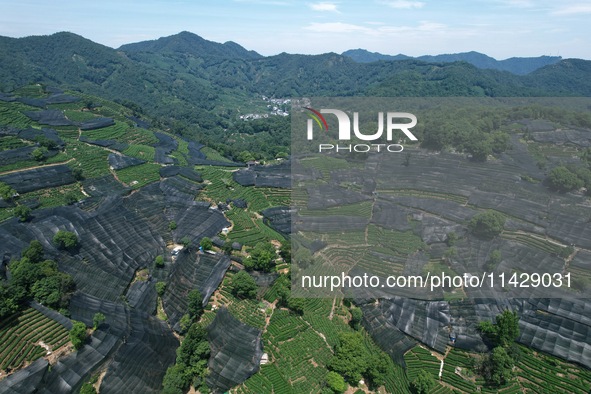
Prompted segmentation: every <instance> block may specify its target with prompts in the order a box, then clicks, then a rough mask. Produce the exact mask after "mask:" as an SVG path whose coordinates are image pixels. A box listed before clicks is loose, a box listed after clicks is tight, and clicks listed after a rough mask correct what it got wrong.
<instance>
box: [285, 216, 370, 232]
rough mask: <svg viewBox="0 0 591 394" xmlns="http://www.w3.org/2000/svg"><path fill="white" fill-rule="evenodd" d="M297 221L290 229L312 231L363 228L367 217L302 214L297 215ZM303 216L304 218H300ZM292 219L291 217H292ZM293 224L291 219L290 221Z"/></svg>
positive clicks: (367, 220)
mask: <svg viewBox="0 0 591 394" xmlns="http://www.w3.org/2000/svg"><path fill="white" fill-rule="evenodd" d="M297 218H298V223H297V224H295V225H294V226H293V227H294V228H293V229H292V231H294V230H295V231H310V232H314V233H323V232H334V231H339V232H340V231H343V229H347V230H349V231H354V230H364V229H365V227H366V226H367V224H368V222H369V219H367V218H364V217H361V216H340V215H338V216H337V215H335V216H328V217H326V216H302V215H297ZM302 218H305V220H301V219H302ZM292 220H293V219H292ZM292 224H293V221H292Z"/></svg>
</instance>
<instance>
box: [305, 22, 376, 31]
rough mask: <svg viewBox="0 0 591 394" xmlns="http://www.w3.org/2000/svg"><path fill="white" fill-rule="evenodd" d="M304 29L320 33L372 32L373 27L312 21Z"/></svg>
mask: <svg viewBox="0 0 591 394" xmlns="http://www.w3.org/2000/svg"><path fill="white" fill-rule="evenodd" d="M304 29H306V30H311V31H315V32H320V33H351V32H365V33H371V32H372V29H369V28H367V27H363V26H359V25H353V24H351V23H342V22H328V23H311V24H309V25H308V26H306V27H304Z"/></svg>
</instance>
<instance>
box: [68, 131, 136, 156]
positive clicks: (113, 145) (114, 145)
mask: <svg viewBox="0 0 591 394" xmlns="http://www.w3.org/2000/svg"><path fill="white" fill-rule="evenodd" d="M79 139H80V141H82V142H86V143H87V144H92V145H97V146H102V147H103V148H110V149H114V150H117V151H119V152H121V151H124V150H125V149H127V148H128V147H129V144H127V143H126V142H118V141H115V140H92V139H90V138H88V137H86V136H84V135H81V136H80V138H79Z"/></svg>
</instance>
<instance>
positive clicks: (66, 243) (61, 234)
mask: <svg viewBox="0 0 591 394" xmlns="http://www.w3.org/2000/svg"><path fill="white" fill-rule="evenodd" d="M53 242H54V243H55V244H56V245H57V247H58V248H60V249H74V248H75V247H76V246H78V237H77V236H76V234H74V233H73V232H71V231H63V230H60V231H58V232H57V233H56V234H55V236H54V237H53Z"/></svg>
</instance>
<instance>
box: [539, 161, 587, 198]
mask: <svg viewBox="0 0 591 394" xmlns="http://www.w3.org/2000/svg"><path fill="white" fill-rule="evenodd" d="M547 179H548V183H549V185H550V187H551V188H553V189H555V190H558V191H560V192H569V191H571V190H575V189H580V188H581V187H583V186H584V185H585V182H584V181H583V180H582V179H580V178H579V177H578V176H577V174H576V173H575V172H573V171H571V170H569V169H568V168H566V167H565V166H558V167H556V168H554V169H553V170H552V171H550V173H549V174H548V178H547Z"/></svg>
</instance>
